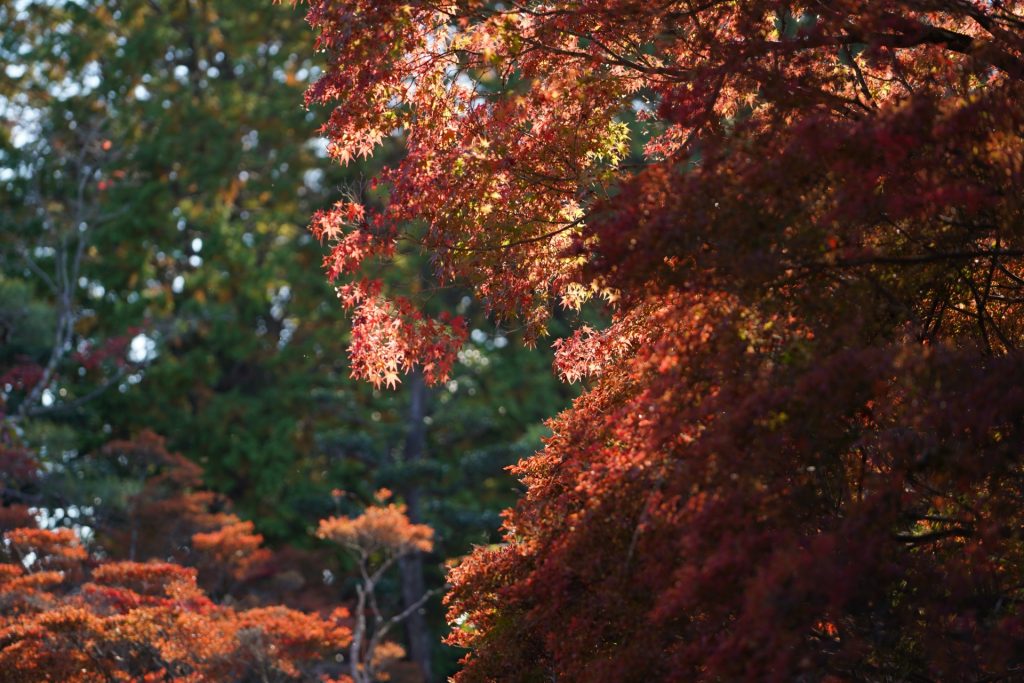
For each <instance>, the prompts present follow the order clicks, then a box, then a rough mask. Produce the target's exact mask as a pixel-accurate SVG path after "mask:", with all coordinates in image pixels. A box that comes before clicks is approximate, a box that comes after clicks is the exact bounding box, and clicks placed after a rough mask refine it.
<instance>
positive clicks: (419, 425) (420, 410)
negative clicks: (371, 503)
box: [399, 371, 433, 683]
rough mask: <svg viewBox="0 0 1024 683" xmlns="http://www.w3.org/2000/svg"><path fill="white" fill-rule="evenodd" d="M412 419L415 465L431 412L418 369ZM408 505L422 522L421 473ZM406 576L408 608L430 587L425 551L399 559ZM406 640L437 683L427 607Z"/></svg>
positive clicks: (408, 443) (409, 489)
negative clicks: (427, 586)
mask: <svg viewBox="0 0 1024 683" xmlns="http://www.w3.org/2000/svg"><path fill="white" fill-rule="evenodd" d="M408 387H409V421H408V430H407V431H406V437H405V452H404V458H405V462H406V463H408V464H410V465H413V467H414V472H415V466H416V465H417V464H418V463H419V461H421V460H423V458H424V457H426V425H425V424H424V422H423V418H424V417H426V415H427V386H426V384H425V383H424V381H423V375H422V374H421V373H420V372H419V371H415V372H413V373H412V375H411V376H410V378H409V384H408ZM402 495H403V497H404V498H405V503H406V505H407V506H408V508H409V509H408V513H409V519H410V520H412V521H413V522H416V523H419V522H421V517H422V515H421V506H420V497H421V491H420V485H419V481H418V475H414V478H413V479H412V480H411V481H409V482H408V483H407V484H406V485H405V486H404V489H403V491H402ZM399 570H400V572H401V576H402V606H403V609H408V608H409V606H410V605H414V604H415V603H416V602H417V601H418V600H420V599H421V598H422V597H423V594H424V593H425V592H426V586H425V585H424V580H423V554H422V553H413V554H411V555H406V556H405V557H403V558H401V560H399ZM405 635H406V641H407V642H408V644H409V657H410V659H412V661H414V662H416V664H417V665H418V666H419V668H420V671H421V672H422V673H423V680H424V683H433V672H432V671H431V667H430V644H431V638H430V630H429V628H428V627H427V620H426V617H425V615H424V608H420V609H417V610H414V611H413V612H412V614H410V615H409V618H408V619H406V620H405Z"/></svg>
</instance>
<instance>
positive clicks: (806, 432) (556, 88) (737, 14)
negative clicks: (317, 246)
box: [308, 0, 1024, 683]
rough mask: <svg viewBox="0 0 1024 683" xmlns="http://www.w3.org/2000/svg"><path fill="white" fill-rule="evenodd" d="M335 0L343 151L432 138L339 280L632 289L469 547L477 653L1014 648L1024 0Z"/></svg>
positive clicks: (946, 653) (336, 240) (497, 293)
mask: <svg viewBox="0 0 1024 683" xmlns="http://www.w3.org/2000/svg"><path fill="white" fill-rule="evenodd" d="M309 4H310V13H309V18H310V21H311V23H312V24H313V25H314V26H315V27H316V28H317V29H318V30H319V31H320V36H319V40H318V46H319V47H320V48H322V49H323V50H325V51H326V53H327V56H328V60H329V64H330V67H329V68H328V69H327V71H326V74H325V76H324V77H323V78H322V79H321V80H320V81H319V82H318V83H317V84H316V85H315V86H313V88H311V90H310V91H309V95H308V101H309V102H310V103H324V104H331V105H333V106H335V109H334V111H333V113H332V115H331V117H330V119H329V120H328V122H327V124H326V125H325V126H324V133H325V134H326V135H327V136H328V137H329V138H330V139H331V149H332V152H333V153H334V154H335V156H336V157H338V159H339V160H341V161H342V162H345V161H347V160H349V159H351V158H353V157H355V156H358V155H364V156H365V155H367V154H370V153H371V152H372V150H373V148H374V147H375V145H377V144H378V143H379V142H380V141H381V140H382V139H383V138H384V136H386V135H391V134H393V133H394V134H396V135H398V134H400V135H401V137H402V139H403V140H404V141H405V144H406V148H407V150H408V153H407V155H406V156H405V157H404V158H403V159H402V160H401V161H400V162H399V163H398V164H397V165H396V166H395V167H394V168H392V169H389V170H387V171H386V172H385V173H384V174H383V176H382V178H383V180H384V181H385V182H386V183H387V187H388V191H389V198H390V201H389V203H388V205H387V207H386V208H385V209H384V210H383V211H382V212H380V213H379V214H375V215H370V212H365V213H364V212H360V213H359V214H358V216H349V214H348V213H345V215H341V214H337V215H336V216H335V217H334V219H332V220H333V221H334V222H332V223H330V230H328V229H326V227H325V225H326V224H325V223H324V222H323V221H322V220H320V222H318V223H317V224H316V225H315V226H314V228H315V229H316V230H317V231H318V234H319V236H320V237H322V238H324V239H326V240H327V241H328V242H330V243H331V245H332V249H333V253H332V256H331V257H329V261H330V262H331V263H332V264H335V265H337V264H340V267H336V268H333V271H332V275H337V274H344V273H354V271H355V269H356V267H357V266H358V265H359V264H362V263H363V262H364V261H365V259H366V258H373V259H382V260H385V261H386V260H387V259H389V258H391V257H392V255H393V254H394V251H395V245H396V244H398V243H400V242H402V241H412V242H416V243H418V244H419V245H420V246H421V247H423V248H424V249H425V250H426V252H427V253H428V254H429V255H430V256H431V258H432V263H434V264H435V268H436V272H435V274H436V276H437V279H438V280H439V281H440V282H446V281H449V280H451V279H453V278H459V279H462V280H464V281H466V282H468V283H470V284H471V285H472V286H474V287H475V288H476V290H477V292H478V294H479V295H480V296H481V298H482V299H483V300H484V301H485V302H486V303H487V304H488V305H489V306H490V308H491V310H492V311H493V312H494V313H495V314H496V315H497V316H498V317H501V318H509V317H513V316H518V317H519V318H520V319H521V320H523V322H524V323H525V325H526V326H527V329H528V331H530V332H531V333H534V334H536V333H540V332H542V331H543V324H544V320H545V319H546V316H547V314H548V310H549V309H548V307H549V305H550V302H551V300H552V299H555V300H560V301H561V303H562V305H563V306H566V307H572V308H576V307H578V306H579V305H581V304H582V303H583V302H584V301H586V300H587V299H588V298H592V297H594V296H601V297H603V298H605V299H606V300H607V301H608V302H610V305H611V308H612V314H613V321H612V323H611V325H610V326H609V327H608V328H607V329H605V330H593V329H589V328H582V329H580V330H579V332H578V333H577V334H576V335H575V336H573V337H572V338H570V339H568V340H563V341H561V342H559V343H558V356H557V370H558V371H559V373H560V374H561V375H562V376H563V377H564V378H565V379H567V380H570V381H574V380H582V379H586V380H587V381H588V382H589V383H590V384H589V389H588V391H587V392H586V393H585V394H584V395H583V396H582V397H581V398H580V399H578V400H577V401H576V403H575V404H574V405H573V407H572V408H571V409H570V410H569V411H567V412H565V413H563V414H562V415H561V416H559V417H558V418H557V419H555V420H554V421H553V422H552V423H551V427H552V431H553V435H552V437H551V438H550V440H549V441H548V443H547V445H546V447H545V448H544V450H543V451H541V452H540V453H538V454H537V455H535V456H534V457H532V458H529V459H527V460H525V461H523V462H522V463H520V464H519V465H518V466H517V467H516V472H517V473H518V474H519V476H520V477H522V479H523V481H524V482H525V484H526V485H527V493H526V495H525V497H524V499H523V501H522V502H521V503H520V505H519V506H517V508H516V509H515V510H514V511H512V512H510V513H509V514H508V516H507V520H506V527H505V528H506V543H505V544H504V545H502V546H500V547H497V548H481V549H479V550H478V551H477V552H475V553H473V554H472V555H471V556H470V557H469V558H467V559H466V560H465V561H464V562H463V563H462V564H461V565H460V566H459V567H458V568H457V569H456V570H455V571H454V572H453V575H452V581H453V583H454V585H455V587H454V589H453V592H452V594H451V595H450V596H449V605H450V616H451V618H452V621H453V623H454V624H455V625H456V627H457V628H456V631H455V635H454V636H453V637H452V642H454V643H457V644H460V645H464V646H466V647H468V648H470V649H471V654H470V656H469V657H468V658H467V663H466V668H465V669H464V671H463V672H462V673H461V674H460V675H459V676H458V678H457V680H459V681H464V682H469V681H503V682H505V681H524V682H525V681H537V680H559V681H580V682H585V683H599V682H602V681H609V682H611V681H615V682H619V681H655V680H686V681H690V680H707V681H720V680H750V681H765V680H768V681H793V680H806V681H819V680H820V681H825V680H829V681H839V680H851V681H853V680H860V681H880V680H922V681H923V680H941V681H955V680H1011V679H1014V678H1015V677H1019V676H1020V675H1021V672H1022V671H1024V658H1022V655H1021V653H1022V652H1024V611H1022V608H1021V604H1022V602H1021V601H1022V599H1024V595H1022V594H1021V591H1022V588H1021V587H1022V586H1024V532H1022V529H1024V501H1022V499H1021V481H1022V475H1024V469H1022V464H1021V452H1022V446H1024V443H1022V439H1024V436H1022V433H1021V429H1022V427H1024V425H1022V424H1021V423H1022V420H1024V390H1022V389H1021V387H1020V384H1021V382H1020V379H1021V377H1024V357H1022V356H1021V354H1020V351H1019V350H1018V349H1019V348H1020V346H1021V345H1022V343H1024V318H1022V315H1021V313H1022V311H1021V304H1022V303H1024V232H1022V226H1024V200H1022V197H1024V192H1022V189H1024V108H1022V107H1021V104H1020V103H1021V102H1022V101H1024V19H1022V17H1024V3H1021V2H999V3H990V2H980V1H978V2H975V1H973V0H967V1H963V2H961V1H953V0H934V1H928V2H911V1H907V0H879V1H872V2H865V1H863V0H841V1H838V2H830V3H794V2H778V1H774V0H757V1H751V2H724V1H717V0H712V1H711V2H702V3H686V2H667V3H651V2H640V1H638V0H585V1H583V2H559V1H556V2H548V3H544V4H541V3H536V2H524V3H502V4H497V3H485V2H476V1H469V2H457V3H449V4H445V5H444V6H441V5H439V4H438V3H434V2H411V3H410V2H368V1H367V2H363V1H357V2H338V1H337V0H313V1H312V2H310V3H309ZM641 148H642V150H643V151H642V153H641V152H640V150H641ZM339 210H340V211H342V212H343V213H344V212H348V211H349V210H348V209H347V207H346V206H345V205H342V206H341V209H339ZM317 226H319V227H317ZM346 293H347V294H346ZM342 294H343V297H347V298H348V299H349V301H350V302H358V301H362V300H364V299H365V300H369V299H366V298H365V297H364V299H360V298H359V297H358V296H352V295H351V291H350V290H343V291H342ZM380 305H386V304H380ZM388 315H389V314H387V313H385V314H384V315H382V316H378V318H379V320H378V319H375V320H377V322H376V323H375V325H374V330H376V331H377V332H378V333H379V334H378V335H377V337H374V344H373V346H372V349H373V353H370V352H368V351H366V349H365V345H364V347H359V346H357V347H356V348H357V351H358V352H354V353H353V360H354V361H356V368H357V370H356V374H359V375H363V376H367V377H371V378H376V381H378V382H379V381H382V380H381V375H380V374H379V373H380V372H381V368H385V367H399V368H402V369H405V368H406V367H407V366H409V365H410V364H411V363H415V362H416V359H415V358H413V359H411V360H410V358H409V357H408V356H407V355H402V356H400V357H399V358H400V359H401V363H400V364H398V365H395V360H394V358H395V356H394V355H393V353H392V349H405V348H408V347H407V346H402V344H403V342H401V341H400V339H401V338H402V336H403V335H405V334H408V332H409V331H410V330H408V329H403V328H402V327H401V325H400V324H399V323H395V322H392V323H390V327H389V326H388ZM359 322H360V318H359V312H358V311H357V323H359ZM360 334H362V333H360V332H357V335H356V341H357V342H359V341H361V339H362V340H365V339H368V338H369V337H363V338H361V337H360ZM449 341H450V340H449ZM417 343H419V344H423V343H424V342H423V340H422V339H420V340H418V341H417ZM388 344H391V345H390V346H389V345H388ZM432 348H433V349H434V350H435V351H437V352H438V353H440V352H441V351H443V350H444V349H447V348H449V347H448V346H443V345H435V346H434V347H432ZM431 362H434V363H437V362H438V361H437V359H436V358H434V357H431ZM388 363H391V364H392V365H391V366H388ZM442 367H443V365H442ZM374 373H378V374H376V375H375V374H374Z"/></svg>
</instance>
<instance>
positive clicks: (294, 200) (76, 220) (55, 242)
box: [0, 0, 574, 677]
mask: <svg viewBox="0 0 1024 683" xmlns="http://www.w3.org/2000/svg"><path fill="white" fill-rule="evenodd" d="M303 16H304V11H303V10H302V9H301V8H299V9H296V8H292V7H291V6H287V5H286V6H281V5H273V4H270V3H268V2H262V1H258V0H246V1H244V2H240V1H238V0H231V1H224V2H219V1H213V2H208V1H205V0H203V1H198V2H197V1H196V0H175V1H172V2H159V3H157V2H143V1H136V0H118V1H116V2H110V1H104V2H52V1H47V2H26V1H23V0H4V2H2V3H0V31H2V34H0V65H2V67H0V68H2V73H0V117H2V122H3V123H2V126H0V419H2V423H0V451H2V453H3V457H4V461H3V462H2V463H0V482H2V488H3V491H2V502H3V505H4V508H3V509H4V513H5V514H4V516H3V519H2V520H0V524H2V525H3V530H9V529H12V528H15V527H17V526H20V525H22V524H23V523H24V522H25V511H26V510H31V512H32V513H33V514H35V515H37V516H38V515H43V518H44V520H43V526H46V527H56V528H63V527H67V528H71V529H73V530H75V531H76V532H77V534H78V535H79V536H81V537H82V539H83V540H84V542H85V544H86V546H87V547H89V548H90V549H91V551H92V552H94V553H99V554H100V556H101V557H107V558H110V559H132V560H136V559H138V560H144V559H147V558H151V557H156V558H159V559H176V560H178V561H181V562H182V563H184V564H186V565H189V564H191V565H198V564H202V558H201V557H200V555H199V554H197V553H196V552H195V549H194V548H192V541H191V539H190V536H189V534H187V533H184V532H183V531H182V530H180V529H179V530H178V532H176V533H177V535H175V533H172V532H171V531H168V529H167V517H168V516H171V517H173V516H176V515H179V516H180V515H181V514H182V512H181V511H182V509H184V508H183V506H188V505H192V506H193V507H195V505H196V502H195V500H190V499H189V496H192V495H194V494H195V493H196V492H197V491H202V492H203V493H204V495H205V496H206V497H205V498H203V500H202V502H201V503H200V504H199V507H200V508H201V509H202V512H203V514H206V515H208V514H215V513H220V512H222V511H226V510H232V511H233V513H235V514H237V516H238V517H239V518H241V519H242V520H247V521H251V522H252V523H253V524H254V529H253V528H249V529H248V532H249V533H250V534H252V533H254V534H257V535H258V536H262V537H263V539H264V543H265V545H266V546H267V547H268V548H269V549H270V550H271V551H272V552H273V555H272V557H271V559H270V560H267V562H265V563H263V564H262V565H260V564H259V563H256V564H254V565H252V566H249V567H247V568H246V569H245V570H244V571H241V572H236V574H234V575H233V578H232V579H231V580H230V581H228V582H225V581H224V580H223V578H221V579H218V581H216V582H212V581H207V584H208V585H210V586H211V587H212V588H211V590H212V594H211V597H213V598H214V599H217V600H220V601H222V602H223V601H224V600H228V601H229V602H230V601H231V600H235V601H239V602H244V601H245V600H249V601H256V602H259V601H264V602H265V601H267V600H268V599H270V600H271V601H273V600H277V601H279V602H282V603H284V604H289V605H291V606H295V607H302V608H306V609H317V608H321V607H323V606H324V605H329V604H335V603H337V604H342V603H346V602H347V601H351V600H352V599H354V595H355V593H354V581H355V577H356V571H355V565H354V564H353V562H352V561H351V560H350V559H347V558H346V556H345V554H344V553H343V552H341V551H340V550H339V549H338V548H336V547H332V546H331V545H330V544H328V543H325V542H323V541H320V540H318V539H316V538H315V537H314V535H313V531H314V530H315V527H316V524H317V521H318V520H320V519H321V518H324V517H326V516H328V515H330V514H355V513H357V512H359V511H360V510H361V509H363V508H364V507H365V506H366V505H368V504H370V503H371V502H372V500H373V492H374V491H376V490H378V489H380V488H381V487H386V488H388V489H391V490H392V491H394V492H395V497H396V499H397V500H400V501H402V502H404V503H405V504H406V505H407V506H408V509H409V516H410V517H411V518H412V520H413V521H418V522H423V523H426V524H428V525H429V526H430V527H432V528H433V529H434V531H435V544H434V548H433V551H432V552H430V553H427V554H422V553H416V554H414V555H412V556H410V557H407V558H404V559H403V561H402V562H401V566H400V569H399V570H398V571H396V572H395V573H394V574H393V575H388V576H387V577H386V579H385V583H384V584H383V586H382V587H381V589H380V598H381V600H382V601H384V602H385V603H386V605H387V606H389V607H391V608H393V609H394V610H395V611H400V610H401V609H402V608H404V607H406V606H408V605H411V604H413V603H414V602H416V601H417V600H419V599H420V598H421V597H422V596H423V595H424V594H425V593H426V592H427V591H430V590H436V589H438V588H439V587H441V586H442V584H443V583H444V580H445V579H444V567H443V565H444V561H445V560H446V559H448V558H455V557H458V556H460V555H463V554H465V553H466V552H467V551H468V550H469V549H470V548H471V546H472V545H474V544H488V543H493V542H495V541H497V540H498V535H497V530H498V527H499V524H500V517H499V513H500V511H501V510H502V509H504V508H506V507H508V506H509V505H510V504H511V503H512V502H513V501H514V500H515V498H516V496H517V491H518V485H517V484H516V482H515V481H514V479H512V478H511V477H510V476H509V475H508V473H507V472H506V471H505V469H504V468H505V467H506V466H508V465H510V464H512V463H514V462H516V461H517V460H518V459H520V458H521V457H523V456H525V455H528V454H530V453H531V452H533V451H534V450H536V448H537V447H538V446H539V444H540V438H541V437H542V435H543V434H544V431H545V428H544V427H543V425H542V420H543V419H544V418H546V417H549V416H551V415H554V414H556V413H557V412H558V411H559V410H560V409H561V408H562V407H564V406H565V405H566V404H567V402H568V399H569V398H570V397H571V396H572V395H573V393H574V391H573V389H572V388H571V387H569V386H567V385H565V384H563V383H560V382H558V381H557V379H556V378H555V377H554V375H553V373H552V370H551V358H550V353H549V352H548V351H547V350H546V349H545V345H544V344H542V345H541V348H540V349H539V350H530V349H526V348H524V347H523V345H522V344H521V343H519V342H518V340H517V335H518V334H519V333H518V332H517V331H516V330H515V329H505V328H502V327H499V326H497V325H496V324H495V323H494V322H491V321H488V320H487V319H486V318H485V317H484V316H483V315H482V313H481V311H480V309H479V307H478V306H477V304H475V303H473V302H472V301H471V299H470V297H469V296H467V293H465V292H462V291H459V290H458V289H453V288H449V289H445V290H439V291H436V292H432V293H429V296H428V297H427V299H428V300H430V301H432V302H433V303H434V304H435V305H436V306H437V307H438V308H446V309H449V310H457V311H458V312H459V313H460V314H462V315H463V316H465V318H466V319H467V320H468V321H469V329H470V340H469V343H468V344H467V345H466V347H465V348H464V349H463V350H462V351H461V352H460V354H459V362H458V364H457V365H456V367H455V368H454V370H453V372H452V373H451V377H450V378H449V380H448V381H447V382H446V383H444V384H442V385H441V386H437V387H429V388H428V387H427V386H426V385H425V383H424V382H423V381H422V379H421V378H420V377H419V376H418V375H413V376H411V377H410V378H406V381H405V383H404V384H403V385H402V387H401V388H400V389H399V390H398V391H385V390H383V389H380V390H378V389H375V388H373V387H372V386H370V385H368V384H366V383H362V382H355V381H353V380H350V379H349V377H348V375H349V369H348V365H347V360H346V356H345V351H344V350H345V346H346V344H347V342H348V332H347V330H348V323H347V322H346V320H345V316H344V314H343V311H342V310H341V306H340V305H339V304H338V302H337V299H336V297H335V295H334V292H333V291H332V287H331V286H330V285H329V284H328V282H327V281H326V280H325V278H324V276H323V272H322V270H321V266H320V262H321V259H322V255H323V247H322V246H321V244H319V243H318V242H317V240H316V239H314V238H313V236H312V235H311V234H310V233H309V232H308V230H307V225H308V223H309V220H310V217H311V216H312V215H313V213H314V212H315V211H316V210H318V209H322V208H325V207H327V206H329V205H330V204H332V203H333V202H334V201H336V200H337V199H338V197H339V196H340V195H344V194H346V193H359V194H360V195H363V194H365V193H366V192H367V186H368V183H369V180H370V178H371V177H373V176H374V175H375V174H376V173H377V172H378V171H379V169H380V167H381V165H382V164H384V163H387V162H388V160H389V159H394V158H395V157H396V156H397V155H400V154H401V153H402V149H401V147H402V142H401V140H400V139H398V138H392V139H390V140H389V141H388V142H387V143H386V150H385V153H383V154H378V155H377V156H375V157H374V159H373V160H372V162H364V163H359V164H351V165H349V166H347V167H344V168H342V167H339V166H338V165H337V164H336V163H333V162H332V161H330V160H329V159H327V155H326V153H325V145H324V141H323V140H322V139H319V138H317V129H318V127H319V125H320V123H322V120H323V119H324V117H325V114H324V112H323V110H322V108H320V109H318V108H316V107H314V108H312V109H309V110H307V109H306V108H304V107H303V106H302V97H303V91H304V90H305V88H306V87H308V85H309V84H310V83H311V82H312V81H313V80H315V79H316V78H317V76H318V74H319V73H320V70H319V67H320V65H319V64H318V62H317V60H316V55H313V51H312V50H311V44H312V36H311V32H310V29H309V27H308V25H307V24H306V23H305V22H304V20H303ZM369 196H370V198H371V199H370V201H371V202H372V201H373V192H372V191H369ZM378 199H379V197H378ZM426 267H427V264H426V263H425V261H424V259H423V258H422V257H416V256H412V255H410V256H408V257H406V258H403V259H400V263H399V266H398V267H397V268H391V269H389V271H388V272H387V273H385V274H384V277H385V278H391V279H396V280H397V279H401V280H403V281H406V282H409V281H413V282H415V281H417V279H418V278H419V274H420V273H421V272H423V271H424V269H425V268H426ZM423 286H424V287H426V286H428V285H426V280H424V285H423ZM560 324H561V323H559V321H557V320H556V321H554V322H553V325H554V326H556V327H557V326H558V325H560ZM110 444H114V446H113V447H111V446H110ZM26 452H27V453H31V457H32V458H34V459H35V460H36V465H37V466H32V467H30V468H29V469H28V471H26V469H25V468H24V467H22V468H20V469H19V468H18V467H16V466H15V465H16V464H17V463H19V462H23V460H24V458H25V455H24V454H25V453H26ZM126 453H127V454H128V455H127V456H126V455H125V454H126ZM176 453H180V455H181V456H184V458H185V459H187V461H188V462H189V463H193V464H194V465H196V466H198V467H199V468H201V474H196V471H192V470H189V472H190V474H189V477H186V478H184V479H181V476H180V474H173V473H174V472H178V471H179V470H176V469H175V468H180V467H184V465H183V464H182V463H181V462H180V461H178V460H177V459H176V458H177V457H178V456H176V455H175V454H176ZM168 473H172V474H173V476H171V475H169V474H168ZM168 477H169V478H170V479H175V478H176V477H177V478H178V479H180V481H177V480H176V483H175V484H174V485H173V486H170V487H168V486H167V485H166V482H167V479H168ZM154 482H157V483H156V484H154ZM157 502H159V503H160V504H161V505H163V506H164V507H162V508H160V509H157V510H149V511H148V512H147V511H144V510H142V507H143V504H155V503H157ZM147 514H149V515H150V516H149V517H147V516H146V515H147ZM204 519H206V518H204ZM207 526H209V525H207ZM204 530H207V529H206V528H205V527H203V526H202V525H199V526H196V527H195V528H192V527H190V528H189V529H188V531H204ZM250 540H251V538H250ZM264 559H266V558H264ZM268 576H272V577H275V578H274V580H275V581H276V583H273V588H271V587H268V586H270V585H271V584H270V583H268V579H267V577H268ZM282 576H283V577H284V578H282ZM205 578H206V579H209V576H207V577H205ZM424 611H425V614H423V615H422V616H421V615H420V614H419V612H416V613H414V614H412V615H411V616H410V618H409V619H408V620H407V627H408V629H409V633H408V634H407V635H406V636H405V639H404V640H405V642H408V643H409V644H410V646H411V649H412V650H413V651H412V653H411V655H412V656H413V658H414V659H415V660H417V661H418V663H419V664H420V665H421V666H422V667H423V669H424V670H425V671H427V672H431V671H432V673H433V675H435V676H438V677H440V676H442V675H445V674H448V673H451V672H452V671H453V670H454V667H455V661H456V659H457V654H456V650H455V649H454V648H449V647H446V646H443V645H441V639H442V637H443V635H444V632H445V631H446V628H447V627H446V626H445V625H444V620H443V612H442V608H441V605H440V600H439V599H438V598H436V597H435V598H433V599H431V600H428V602H427V603H426V607H425V610H424ZM400 639H401V638H400Z"/></svg>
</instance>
